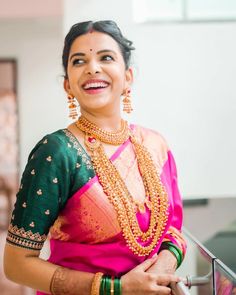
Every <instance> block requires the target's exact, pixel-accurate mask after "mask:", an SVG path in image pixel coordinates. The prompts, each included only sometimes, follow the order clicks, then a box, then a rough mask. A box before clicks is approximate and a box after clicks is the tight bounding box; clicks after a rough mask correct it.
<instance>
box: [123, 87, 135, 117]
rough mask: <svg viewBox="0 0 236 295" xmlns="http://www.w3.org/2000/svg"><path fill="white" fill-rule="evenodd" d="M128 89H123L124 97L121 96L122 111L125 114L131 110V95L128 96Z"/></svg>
mask: <svg viewBox="0 0 236 295" xmlns="http://www.w3.org/2000/svg"><path fill="white" fill-rule="evenodd" d="M130 92H131V91H130V89H126V91H125V97H124V98H123V100H122V101H123V111H124V112H125V113H127V114H130V113H131V112H132V111H133V108H132V105H131V97H130Z"/></svg>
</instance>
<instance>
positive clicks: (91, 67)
mask: <svg viewBox="0 0 236 295" xmlns="http://www.w3.org/2000/svg"><path fill="white" fill-rule="evenodd" d="M100 72H101V68H100V65H99V63H98V62H96V61H94V60H91V61H89V62H88V63H87V67H86V69H85V73H86V74H88V75H94V74H99V73H100Z"/></svg>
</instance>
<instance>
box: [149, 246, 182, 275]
mask: <svg viewBox="0 0 236 295" xmlns="http://www.w3.org/2000/svg"><path fill="white" fill-rule="evenodd" d="M176 267H177V260H176V258H175V256H174V255H173V254H172V253H171V252H170V251H169V250H162V251H161V252H160V253H159V254H158V255H157V258H156V262H155V263H153V264H152V265H151V266H150V267H149V269H148V270H147V272H149V273H155V274H174V273H175V270H176Z"/></svg>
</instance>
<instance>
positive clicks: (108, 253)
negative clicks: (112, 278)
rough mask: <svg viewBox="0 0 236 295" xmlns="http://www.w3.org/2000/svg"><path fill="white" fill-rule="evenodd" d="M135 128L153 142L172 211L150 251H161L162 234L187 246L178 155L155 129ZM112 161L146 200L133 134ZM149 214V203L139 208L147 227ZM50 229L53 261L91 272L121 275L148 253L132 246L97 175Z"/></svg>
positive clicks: (150, 145)
mask: <svg viewBox="0 0 236 295" xmlns="http://www.w3.org/2000/svg"><path fill="white" fill-rule="evenodd" d="M135 132H136V133H138V135H139V137H141V138H142V139H143V144H145V146H147V147H148V148H149V151H150V152H151V154H152V156H153V159H154V161H155V164H156V167H157V170H158V171H159V172H160V175H161V181H162V183H163V185H164V186H165V188H166V190H167V193H168V198H169V207H168V211H169V215H168V216H169V217H168V222H167V224H166V228H165V232H164V233H163V235H162V236H161V237H160V239H159V242H158V244H157V245H156V247H155V249H154V250H153V251H152V253H151V254H150V255H149V257H151V256H152V255H153V254H154V253H157V252H158V250H159V248H160V245H161V244H162V242H163V240H164V241H167V240H168V241H171V242H173V243H175V244H177V246H178V247H181V249H182V250H184V240H183V239H182V237H181V234H180V229H181V226H182V203H181V198H180V194H179V190H178V186H177V175H176V167H175V163H174V159H173V156H172V154H171V152H170V151H169V150H168V148H167V145H166V144H165V143H164V141H163V139H162V138H161V137H160V136H159V135H157V134H156V133H153V132H152V131H149V130H143V129H141V130H138V127H136V130H135ZM158 139H159V140H158ZM111 161H112V162H113V163H114V165H115V166H116V167H117V169H118V170H119V172H120V174H121V176H122V178H123V179H125V182H126V185H127V187H128V189H129V190H130V192H131V195H132V196H133V197H134V198H135V199H136V200H137V201H142V200H143V199H144V196H145V194H144V193H145V192H144V187H143V183H142V178H141V176H140V173H139V170H138V166H137V159H136V156H135V153H134V150H133V146H132V144H131V142H130V141H129V140H128V141H126V142H125V143H124V144H123V145H122V146H120V147H119V148H118V150H117V151H116V152H115V154H113V156H112V157H111ZM149 218H150V211H149V210H148V209H147V208H146V212H145V213H137V220H138V222H139V225H140V228H141V229H142V230H143V231H146V230H147V228H148V226H149ZM50 232H51V256H50V258H49V261H50V262H52V263H55V264H59V265H61V266H64V267H68V268H71V269H75V270H80V271H86V272H92V273H96V272H98V271H101V272H104V273H106V274H110V275H117V276H120V275H122V274H124V273H126V272H128V271H129V270H131V269H132V268H133V267H135V266H136V265H138V264H139V263H141V262H142V261H144V260H145V259H146V258H147V257H140V256H137V255H135V254H133V253H132V252H131V250H129V248H128V247H127V245H126V242H125V240H124V238H123V236H122V233H121V229H120V226H119V224H118V221H117V218H116V212H115V211H114V208H113V207H112V205H111V204H110V202H109V201H108V198H107V196H106V195H105V194H104V192H103V190H102V187H101V185H100V184H99V182H98V178H97V176H96V175H95V176H94V177H93V178H92V179H90V180H89V181H88V183H86V184H85V185H84V186H83V187H82V188H80V189H79V190H78V191H77V192H76V193H75V194H74V195H73V196H72V197H71V198H70V199H69V200H68V202H67V204H66V207H65V208H64V210H63V211H62V212H61V214H60V216H59V217H58V219H57V221H56V222H55V224H54V226H53V227H52V228H51V231H50Z"/></svg>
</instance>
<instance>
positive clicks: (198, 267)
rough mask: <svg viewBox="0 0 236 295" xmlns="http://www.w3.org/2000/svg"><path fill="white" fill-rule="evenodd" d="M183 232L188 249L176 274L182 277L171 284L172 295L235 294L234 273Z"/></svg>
mask: <svg viewBox="0 0 236 295" xmlns="http://www.w3.org/2000/svg"><path fill="white" fill-rule="evenodd" d="M183 233H184V236H185V238H186V241H187V245H188V248H189V249H188V251H187V254H186V258H185V261H184V263H183V265H182V266H181V267H180V269H179V270H178V274H179V275H180V276H181V277H184V279H183V281H181V282H179V283H177V284H172V285H171V288H172V293H173V294H174V295H191V294H194V295H219V294H223V295H231V294H236V274H235V273H234V272H233V271H232V270H230V269H229V268H228V267H227V266H226V265H225V264H224V263H223V262H222V261H220V260H219V259H218V258H217V257H215V256H214V255H213V254H212V253H211V252H210V251H209V250H208V249H206V247H204V246H203V245H202V244H201V243H200V242H199V241H198V240H197V239H196V238H195V237H193V236H192V235H191V234H190V233H189V232H188V231H187V230H186V229H184V230H183ZM235 253H236V251H235ZM188 273H191V275H189V274H188ZM186 274H187V275H186ZM234 292H235V293H234Z"/></svg>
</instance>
